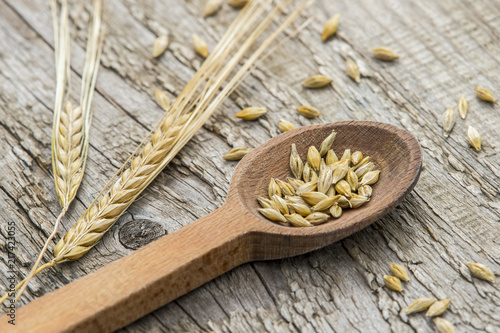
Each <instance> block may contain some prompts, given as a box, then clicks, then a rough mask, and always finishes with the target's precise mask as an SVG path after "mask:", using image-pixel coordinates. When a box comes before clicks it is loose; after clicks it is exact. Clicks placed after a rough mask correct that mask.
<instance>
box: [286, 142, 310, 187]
mask: <svg viewBox="0 0 500 333" xmlns="http://www.w3.org/2000/svg"><path fill="white" fill-rule="evenodd" d="M307 166H308V165H307ZM290 170H291V171H292V174H293V176H294V177H295V178H297V179H301V178H302V173H303V172H304V163H303V162H302V159H301V158H300V155H299V153H298V152H297V147H296V146H295V143H292V151H291V153H290ZM304 181H306V182H307V181H308V180H306V179H305V178H304Z"/></svg>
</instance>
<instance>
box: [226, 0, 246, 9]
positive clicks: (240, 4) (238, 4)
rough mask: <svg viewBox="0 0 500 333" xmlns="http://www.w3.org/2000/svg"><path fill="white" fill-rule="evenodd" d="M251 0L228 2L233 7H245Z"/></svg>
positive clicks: (231, 0) (232, 0) (230, 0)
mask: <svg viewBox="0 0 500 333" xmlns="http://www.w3.org/2000/svg"><path fill="white" fill-rule="evenodd" d="M249 1H250V0H229V1H228V2H227V4H228V5H229V6H231V7H233V8H236V9H240V8H243V7H245V5H246V4H247V3H248V2H249Z"/></svg>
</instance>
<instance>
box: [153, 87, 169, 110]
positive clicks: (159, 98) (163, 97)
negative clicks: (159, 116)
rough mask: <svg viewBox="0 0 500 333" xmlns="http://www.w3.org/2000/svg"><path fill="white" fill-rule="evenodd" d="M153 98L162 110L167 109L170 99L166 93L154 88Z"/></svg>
mask: <svg viewBox="0 0 500 333" xmlns="http://www.w3.org/2000/svg"><path fill="white" fill-rule="evenodd" d="M155 100H156V104H158V105H159V106H160V107H161V108H162V109H163V111H168V109H169V107H170V100H169V99H168V96H167V94H165V93H164V92H163V90H161V89H155Z"/></svg>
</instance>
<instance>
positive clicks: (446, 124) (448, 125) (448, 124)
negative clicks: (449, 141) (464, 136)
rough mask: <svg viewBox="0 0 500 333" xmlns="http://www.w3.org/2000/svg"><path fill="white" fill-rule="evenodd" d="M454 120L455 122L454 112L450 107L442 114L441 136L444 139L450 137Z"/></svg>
mask: <svg viewBox="0 0 500 333" xmlns="http://www.w3.org/2000/svg"><path fill="white" fill-rule="evenodd" d="M455 120H456V115H455V110H453V108H452V107H449V108H448V109H447V110H446V111H445V112H444V113H443V135H444V137H445V138H447V137H448V136H450V132H451V130H452V129H453V126H455Z"/></svg>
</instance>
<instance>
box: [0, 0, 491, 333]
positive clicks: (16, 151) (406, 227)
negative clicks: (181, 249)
mask: <svg viewBox="0 0 500 333" xmlns="http://www.w3.org/2000/svg"><path fill="white" fill-rule="evenodd" d="M203 5H204V1H202V0H191V1H186V2H182V3H180V2H178V1H174V0H165V1H161V2H160V1H153V0H146V1H143V0H109V1H106V4H105V13H104V17H105V22H106V24H107V27H108V30H107V31H108V33H107V39H106V42H105V45H104V54H103V64H104V66H103V68H102V70H101V71H100V74H99V80H98V83H97V91H96V95H95V100H94V109H95V111H94V121H93V124H92V127H93V128H92V129H91V140H90V148H89V159H88V164H87V172H86V175H85V177H84V180H83V183H82V186H81V188H80V190H79V192H78V195H77V198H76V200H75V202H74V206H73V207H72V209H71V210H70V211H69V213H68V217H67V219H66V220H65V221H63V228H62V229H63V231H67V230H68V229H69V227H70V226H71V225H72V224H73V222H74V221H75V220H76V219H77V218H78V217H79V216H80V215H81V214H82V213H83V212H84V209H85V207H86V206H87V205H88V204H89V203H90V202H91V201H92V200H93V198H94V196H95V195H96V194H97V193H98V192H99V191H100V190H101V188H102V187H103V186H104V184H105V183H106V182H107V181H108V179H109V178H110V177H111V176H112V174H113V173H114V172H115V171H116V170H117V168H119V166H120V165H121V163H122V162H123V161H124V160H125V159H126V158H127V157H128V155H129V153H130V152H132V151H133V149H134V148H135V146H136V145H137V144H138V143H139V142H140V141H141V140H142V138H143V136H144V135H145V134H146V133H147V132H148V131H149V129H150V128H151V127H152V125H153V124H154V123H155V122H156V120H157V119H159V118H160V116H161V115H162V113H163V111H162V110H160V108H159V107H157V106H156V105H155V103H154V98H153V93H154V89H155V88H157V87H160V88H162V89H165V90H166V91H167V93H168V95H169V97H171V98H174V97H175V96H176V95H177V94H178V93H179V92H180V90H181V89H182V88H183V87H184V85H185V84H186V83H187V82H188V81H189V79H190V78H191V76H192V75H193V74H194V72H195V70H196V68H198V67H199V64H200V62H201V59H200V58H199V57H197V56H196V55H195V53H194V51H193V50H192V47H191V42H190V36H191V34H192V33H196V34H198V35H199V36H200V37H203V38H204V39H206V40H207V42H208V43H209V47H212V48H213V47H214V46H215V44H216V42H217V40H218V38H219V37H220V36H221V35H222V33H223V31H224V30H225V27H226V26H227V25H228V24H229V23H230V22H231V20H232V19H233V18H234V17H235V16H236V13H235V12H234V11H233V10H232V9H231V8H229V7H227V6H225V7H224V8H223V9H222V10H221V11H220V12H219V13H218V14H217V15H216V16H214V17H209V18H206V19H203V18H202V17H201V13H202V10H203ZM499 8H500V6H499V3H498V1H486V0H481V1H470V0H466V1H463V2H456V1H452V0H445V1H440V2H434V1H430V0H425V1H414V0H412V1H397V0H396V1H393V0H382V1H378V2H372V1H367V0H355V1H345V0H335V1H322V0H318V1H317V2H316V4H315V5H314V7H313V8H311V9H310V10H309V11H308V14H311V15H316V17H317V20H315V21H314V22H313V24H312V25H311V26H310V27H309V28H307V29H306V30H305V31H304V32H302V33H301V34H300V35H299V37H298V39H297V40H296V41H293V42H290V43H287V44H285V45H284V46H283V47H282V48H281V49H280V50H279V51H277V52H276V54H275V55H274V56H273V57H272V58H270V59H269V60H268V61H266V62H264V63H263V64H262V65H261V66H260V67H259V68H258V69H257V70H256V71H255V72H254V74H253V75H251V76H250V77H248V78H247V79H246V81H245V82H244V83H243V85H242V86H241V87H240V88H239V89H238V90H237V91H236V92H235V93H234V94H233V96H231V98H230V99H229V100H228V101H227V102H226V103H224V105H223V107H221V109H220V110H219V111H218V112H217V113H216V114H215V116H214V117H213V118H212V119H211V120H210V121H209V122H208V123H207V124H206V126H205V127H204V128H203V129H202V130H200V131H199V133H198V134H197V135H196V136H195V137H194V138H193V140H192V141H191V142H190V143H189V144H188V145H187V146H186V147H185V148H184V149H183V150H182V151H181V152H180V154H179V155H178V157H177V158H176V159H175V160H174V161H173V162H172V163H171V165H170V166H169V167H168V168H167V169H165V171H164V172H163V173H162V174H161V175H160V176H159V177H158V178H157V180H156V181H155V182H154V183H153V184H152V185H151V186H150V187H149V189H148V190H146V191H145V192H144V194H143V195H142V196H141V198H140V199H139V200H138V201H137V202H136V203H134V205H133V206H132V207H131V208H130V209H129V211H128V213H127V214H125V215H124V216H123V217H122V218H121V219H120V220H119V221H118V223H117V224H116V225H115V227H114V228H113V229H112V230H111V231H110V233H108V234H107V235H106V237H104V238H103V240H102V241H101V243H100V244H99V245H98V246H96V248H95V249H93V250H92V251H91V252H90V253H89V254H88V255H87V256H86V257H85V258H83V259H81V260H79V261H78V262H75V263H68V264H64V265H61V266H59V267H57V268H54V269H51V270H50V271H48V272H45V273H42V274H40V276H38V277H37V278H36V279H34V280H33V281H32V283H31V285H30V287H29V288H28V292H27V293H26V294H25V296H24V297H23V300H24V302H27V301H30V300H33V299H35V298H37V297H40V296H41V295H43V294H46V293H48V292H50V291H53V290H55V289H57V288H60V287H62V286H63V285H66V284H68V283H69V282H70V281H73V280H76V279H78V278H80V277H83V276H85V275H87V274H89V273H91V272H95V271H96V270H97V269H99V268H102V267H104V266H106V265H107V264H109V263H111V262H113V261H115V260H116V259H118V258H120V257H123V256H124V255H126V254H130V253H132V252H133V250H129V249H127V248H125V247H123V246H122V245H121V243H120V242H119V237H118V235H119V230H120V229H121V227H123V226H124V225H125V224H126V223H127V222H129V221H131V220H134V219H148V220H152V221H154V222H158V223H161V224H162V226H163V227H164V229H165V230H167V232H168V233H169V234H170V233H172V232H173V231H176V230H178V229H180V228H181V227H182V226H185V225H187V224H189V223H190V222H192V221H194V220H196V219H198V218H201V217H203V216H205V215H207V214H208V213H210V212H212V211H214V210H215V209H216V208H218V207H220V206H221V205H222V203H223V202H224V199H225V197H226V195H227V192H228V189H229V181H230V178H231V175H232V173H233V171H234V169H235V163H229V162H225V161H223V160H222V159H221V156H222V155H223V154H224V153H225V152H226V151H228V150H229V148H231V147H233V146H241V145H246V146H249V147H256V146H258V145H260V144H262V143H264V142H266V141H267V140H268V139H270V138H271V137H273V136H276V135H277V134H278V132H279V131H278V129H277V123H278V120H279V119H280V118H284V119H286V120H289V121H292V122H294V123H295V124H296V125H298V126H303V125H310V124H321V123H328V122H333V121H340V120H376V121H382V122H387V123H391V124H394V125H396V126H398V127H401V128H403V129H406V130H408V131H409V132H411V133H412V134H414V135H415V136H416V137H417V139H418V141H419V143H420V145H421V146H422V148H423V156H424V164H425V168H424V170H423V172H422V175H421V178H420V181H419V183H418V184H417V186H416V188H415V190H414V191H413V192H412V193H411V194H410V195H409V197H408V198H407V199H406V200H405V201H404V202H403V203H402V204H401V205H400V206H398V207H397V208H396V209H395V210H394V211H393V212H392V213H391V214H389V215H387V216H386V217H385V218H383V219H381V220H379V221H378V222H376V223H374V224H373V225H371V226H370V227H368V228H366V229H364V230H362V231H360V232H358V233H356V234H354V235H352V236H350V237H348V238H346V239H344V240H343V241H340V242H337V243H335V244H333V245H331V246H328V247H326V248H324V249H322V250H319V251H315V252H313V253H310V254H306V255H302V256H298V257H294V258H289V259H283V260H273V261H266V262H257V263H252V264H245V265H243V266H240V267H239V268H237V269H235V270H232V271H230V272H229V273H226V274H224V275H222V276H221V277H219V278H217V279H215V280H213V281H212V282H209V283H208V284H206V285H204V286H202V287H200V288H198V289H196V290H195V291H193V292H191V293H189V294H187V295H185V296H183V297H181V298H179V299H177V300H176V301H174V302H172V303H170V304H168V305H167V306H165V307H162V308H161V309H159V310H157V311H155V312H154V313H153V314H151V315H149V316H146V317H144V318H143V319H140V320H138V321H137V322H135V323H133V324H131V325H129V326H128V327H126V328H124V329H122V330H121V332H129V333H132V332H133V333H136V332H206V331H209V330H211V329H212V330H215V331H217V332H233V331H249V332H262V331H268V332H290V331H291V332H356V331H359V332H429V331H432V330H433V324H432V322H430V321H428V320H426V319H425V318H424V317H423V316H419V315H414V316H406V315H405V314H404V311H402V310H403V309H404V308H405V307H406V306H407V305H409V304H410V303H411V302H412V301H413V300H414V299H416V298H419V297H436V298H450V299H452V303H451V305H450V308H449V310H448V311H447V312H446V314H445V315H444V318H446V319H448V320H450V321H451V322H453V323H454V324H455V326H456V329H457V332H484V331H486V332H498V331H500V317H498V311H497V309H498V306H499V304H500V288H499V285H498V283H497V284H494V285H491V284H489V283H487V282H484V281H479V280H477V279H475V278H472V277H471V275H470V274H469V272H468V269H467V268H466V266H465V265H464V263H465V262H467V261H475V262H481V263H484V264H487V265H488V266H489V267H490V268H491V269H492V270H493V272H494V273H496V274H497V275H498V274H499V273H500V247H499V246H498V245H499V239H500V229H499V227H498V226H499V223H500V214H499V209H500V202H499V192H498V191H499V190H498V189H499V188H500V181H499V176H500V158H499V155H498V149H499V148H498V147H499V137H500V135H499V134H500V126H499V125H500V120H499V114H498V105H497V104H494V105H490V104H486V103H484V102H481V101H479V100H477V98H476V97H475V92H474V86H476V85H479V86H483V87H486V88H489V89H490V90H492V91H493V93H494V94H497V95H500V89H499V86H500V79H499V78H500V69H499V68H500V66H499V65H500V52H499V51H500V46H499V43H498V39H499V36H500V21H499V20H498V17H500V9H499ZM89 10H90V7H89V6H88V5H87V6H86V7H85V11H84V13H83V16H82V20H88V17H89ZM337 12H341V13H342V16H341V19H340V26H339V30H338V32H337V36H336V37H334V38H333V39H332V40H330V41H329V42H328V43H326V44H323V43H321V42H320V40H319V39H320V31H321V29H322V23H323V22H324V21H325V20H326V19H327V18H328V17H330V16H332V15H333V14H335V13H337ZM75 16H76V9H75V10H73V11H72V12H71V17H72V18H74V17H75ZM81 26H82V27H83V22H82V23H81ZM51 27H52V24H51V16H50V11H49V9H48V4H47V2H46V1H42V0H1V1H0V40H1V41H2V42H1V43H0V91H1V94H0V126H1V130H0V140H1V142H2V144H1V145H0V156H1V158H0V166H1V168H0V172H1V179H0V211H1V212H2V214H0V221H1V222H0V224H1V226H2V227H1V228H0V233H1V237H0V248H1V249H2V260H1V261H0V271H1V272H2V273H1V274H0V282H1V284H2V286H5V285H6V284H7V277H8V275H7V273H4V272H6V271H7V266H6V265H7V260H6V258H5V254H6V248H5V239H6V237H7V232H6V230H5V227H4V226H5V225H6V223H7V222H9V221H15V222H16V227H17V228H16V239H17V245H16V248H15V251H14V252H15V254H16V260H17V261H16V263H17V267H18V269H19V270H20V271H21V273H19V278H22V277H24V276H25V275H26V274H27V273H28V271H29V268H30V265H32V263H33V261H34V257H35V255H36V254H37V253H38V251H39V249H40V248H41V246H42V245H43V240H44V239H45V238H46V237H47V236H48V234H49V233H50V230H51V228H52V224H53V221H54V220H55V215H56V214H57V211H58V202H57V197H56V195H55V191H54V188H53V184H52V176H51V174H50V132H51V131H50V129H51V125H52V124H51V123H52V105H53V97H54V89H55V71H54V68H53V46H52V45H53V40H52V28H51ZM167 32H168V33H169V34H170V36H171V40H172V42H171V45H170V47H169V50H168V51H167V52H166V53H165V54H164V55H163V56H162V57H160V58H159V59H151V56H150V51H151V47H152V44H153V41H154V39H155V37H156V36H159V35H163V34H165V33H167ZM85 36H86V31H85V30H82V31H79V32H78V33H77V39H76V43H75V46H74V48H73V50H72V51H73V57H72V58H73V60H74V67H73V72H72V82H74V83H75V85H76V84H77V83H78V82H79V80H80V77H81V72H79V71H78V69H79V68H83V67H82V66H81V65H82V64H83V61H84V52H83V50H84V47H85ZM380 45H383V46H386V47H390V48H391V49H394V50H395V51H396V52H398V53H399V54H400V55H401V58H400V59H399V60H398V61H397V62H394V63H382V62H379V61H376V60H373V59H372V57H371V55H370V51H369V50H370V49H371V48H373V47H376V46H380ZM347 58H351V59H353V60H355V61H356V62H357V64H358V66H359V67H360V70H361V74H362V78H361V83H360V84H359V85H358V84H356V83H354V82H352V80H351V79H349V78H348V77H347V76H346V75H345V73H344V66H345V60H346V59H347ZM317 73H321V74H324V75H327V76H330V77H332V78H334V84H333V86H332V87H331V88H327V89H323V90H320V91H317V90H314V91H309V90H303V89H302V88H301V86H300V82H301V81H302V80H303V79H305V78H306V77H308V76H310V75H313V74H317ZM462 94H464V95H465V96H466V97H467V99H468V100H469V101H470V102H471V108H470V111H469V114H468V116H467V118H466V120H465V121H463V120H458V121H457V124H456V125H455V128H454V130H453V132H452V133H451V135H450V137H449V138H448V139H446V140H445V139H444V138H443V137H442V135H441V133H442V129H441V127H440V125H441V116H442V113H443V112H444V110H445V109H446V108H447V107H448V106H451V105H453V106H456V103H457V102H458V99H459V97H460V96H461V95H462ZM77 95H78V92H76V91H73V92H72V97H73V99H76V97H77ZM303 104H306V105H307V104H310V105H314V106H315V107H316V108H318V109H320V110H321V111H322V113H323V115H322V116H321V117H319V118H316V119H313V120H308V119H305V118H303V117H301V116H300V115H298V114H297V113H296V111H295V107H296V106H298V105H303ZM254 105H265V106H266V107H268V109H269V110H270V112H269V113H268V114H267V115H266V116H264V117H262V118H260V119H259V120H257V121H255V122H244V121H241V120H237V119H234V118H233V115H234V114H235V113H236V112H238V111H239V110H240V109H242V108H244V107H247V106H254ZM468 125H472V126H474V127H475V128H477V129H478V130H479V131H480V133H481V135H482V136H483V142H484V144H483V146H484V149H483V151H481V152H479V153H476V152H475V151H474V150H473V149H472V148H470V147H469V146H468V144H467V139H466V130H467V126H468ZM389 262H397V263H402V264H404V265H405V266H406V267H407V268H408V269H409V271H410V282H409V283H407V284H405V285H404V289H405V292H404V293H401V294H398V293H394V292H391V291H388V290H387V289H386V288H384V287H383V280H382V275H383V274H387V273H388V272H389V270H388V263H389ZM18 319H19V320H22V318H18Z"/></svg>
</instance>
